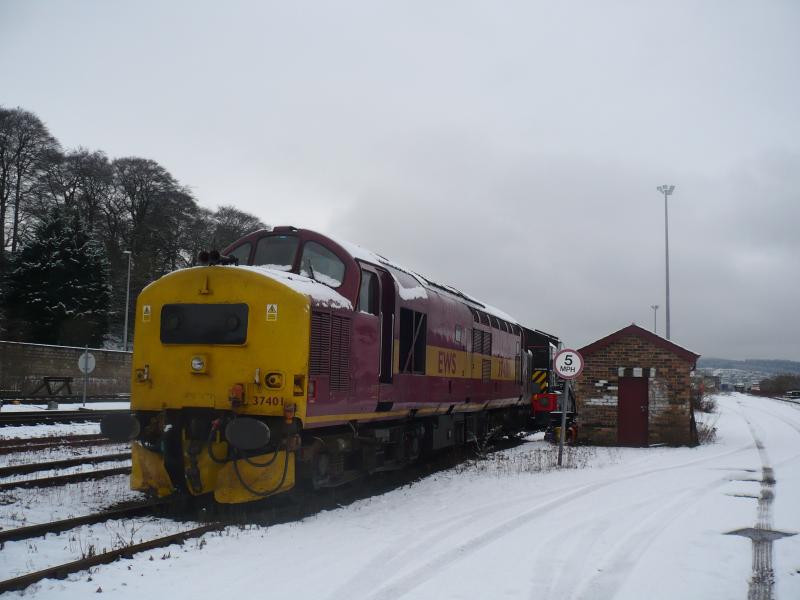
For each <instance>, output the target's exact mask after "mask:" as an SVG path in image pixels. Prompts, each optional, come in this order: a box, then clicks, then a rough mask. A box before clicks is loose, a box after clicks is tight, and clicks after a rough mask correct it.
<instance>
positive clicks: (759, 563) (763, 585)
mask: <svg viewBox="0 0 800 600" xmlns="http://www.w3.org/2000/svg"><path fill="white" fill-rule="evenodd" d="M737 404H738V405H739V406H740V407H743V405H742V403H741V402H740V401H737ZM743 408H744V407H743ZM748 408H754V409H756V410H757V411H759V412H762V413H764V414H766V415H768V416H770V417H772V418H774V419H777V420H779V421H780V422H782V423H784V424H786V425H788V426H789V427H791V428H792V429H794V430H795V432H796V433H798V434H800V426H798V425H797V423H796V422H792V421H789V420H786V417H785V416H784V415H777V414H775V413H773V412H771V411H769V410H765V409H763V407H755V406H752V407H748ZM734 412H735V413H736V414H738V415H739V416H740V417H741V418H742V419H744V421H745V423H747V427H748V429H749V430H750V435H752V437H753V442H754V443H755V446H756V449H757V450H758V456H759V459H760V461H761V480H760V483H761V492H760V494H759V495H758V510H757V516H756V523H755V526H754V527H747V528H744V529H737V530H735V531H731V532H729V535H740V536H743V537H747V538H750V540H751V543H752V554H753V556H752V571H753V572H752V576H751V578H750V581H749V583H748V589H747V600H773V598H774V586H775V571H774V568H773V560H772V550H773V548H772V546H773V542H775V541H776V540H779V539H781V538H783V537H787V536H790V535H794V533H787V532H783V531H776V530H774V529H773V519H772V505H773V502H774V501H775V486H776V484H777V481H776V479H775V471H774V469H773V466H772V461H771V460H770V456H769V453H768V452H767V449H766V447H765V446H764V443H763V442H762V439H761V436H760V435H759V433H758V432H757V431H756V426H755V425H753V422H752V421H751V420H750V418H749V417H747V416H746V415H744V414H742V413H740V412H738V411H734ZM797 456H798V455H795V456H792V457H789V458H788V459H786V460H784V461H782V462H788V461H791V460H794V459H796V458H797Z"/></svg>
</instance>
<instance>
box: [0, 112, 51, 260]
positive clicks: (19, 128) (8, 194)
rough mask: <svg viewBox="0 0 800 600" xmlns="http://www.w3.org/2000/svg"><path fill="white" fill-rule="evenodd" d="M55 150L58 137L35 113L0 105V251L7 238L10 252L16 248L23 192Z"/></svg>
mask: <svg viewBox="0 0 800 600" xmlns="http://www.w3.org/2000/svg"><path fill="white" fill-rule="evenodd" d="M58 150H59V144H58V141H57V140H56V139H55V138H54V137H53V136H52V135H50V132H49V131H48V130H47V127H46V126H45V125H44V123H42V121H41V119H39V117H37V116H36V115H34V114H33V113H31V112H28V111H26V110H23V109H21V108H15V109H10V110H9V109H0V222H2V226H3V227H2V232H0V253H2V252H5V249H6V247H7V246H8V244H9V241H10V244H11V252H12V253H14V252H16V251H17V246H18V245H19V232H20V223H21V221H22V217H23V210H24V209H25V208H26V207H25V206H24V204H25V200H26V199H27V198H26V192H27V191H28V190H29V189H30V188H31V187H32V186H33V185H34V184H35V181H36V178H37V177H38V174H39V172H40V171H41V169H43V168H44V167H45V165H46V164H47V163H48V162H49V161H50V160H52V156H53V153H54V152H58ZM9 208H10V209H11V215H10V220H11V224H10V239H9V234H8V233H7V232H6V227H7V226H8V219H9V212H8V211H9Z"/></svg>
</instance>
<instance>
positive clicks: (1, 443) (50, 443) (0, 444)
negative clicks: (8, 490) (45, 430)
mask: <svg viewBox="0 0 800 600" xmlns="http://www.w3.org/2000/svg"><path fill="white" fill-rule="evenodd" d="M116 443H118V442H113V441H111V440H109V439H108V438H106V437H104V436H102V435H100V434H96V435H54V436H47V437H35V438H10V439H5V440H0V455H2V454H13V453H15V452H33V451H36V450H48V449H50V448H84V447H89V446H103V445H108V444H116Z"/></svg>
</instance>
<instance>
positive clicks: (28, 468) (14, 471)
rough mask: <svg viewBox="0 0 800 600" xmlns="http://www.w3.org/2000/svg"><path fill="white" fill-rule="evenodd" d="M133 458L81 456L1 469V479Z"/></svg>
mask: <svg viewBox="0 0 800 600" xmlns="http://www.w3.org/2000/svg"><path fill="white" fill-rule="evenodd" d="M130 457H131V453H130V452H118V453H115V454H98V455H90V456H81V457H79V458H67V459H64V460H50V461H47V462H42V463H27V464H21V465H13V466H10V467H0V477H8V476H9V475H26V474H28V473H36V472H38V471H49V470H51V469H66V468H68V467H77V466H79V465H86V464H92V465H93V464H96V463H100V462H110V461H114V460H127V459H129V458H130Z"/></svg>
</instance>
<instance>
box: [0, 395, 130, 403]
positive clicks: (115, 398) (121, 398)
mask: <svg viewBox="0 0 800 600" xmlns="http://www.w3.org/2000/svg"><path fill="white" fill-rule="evenodd" d="M0 401H2V402H4V403H7V404H47V403H48V402H58V403H59V404H82V403H83V402H84V400H83V395H81V394H71V395H68V396H58V395H45V396H0ZM130 401H131V395H130V394H106V395H96V396H86V403H87V404H93V403H97V402H130Z"/></svg>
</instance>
